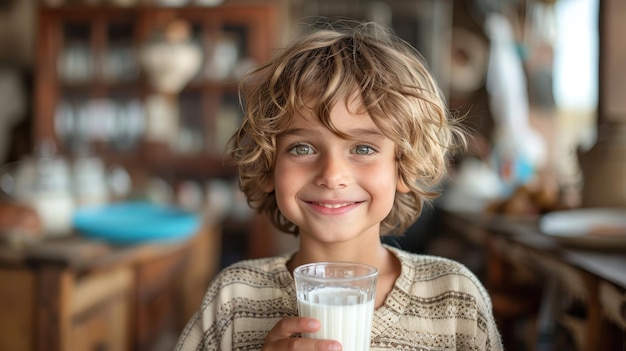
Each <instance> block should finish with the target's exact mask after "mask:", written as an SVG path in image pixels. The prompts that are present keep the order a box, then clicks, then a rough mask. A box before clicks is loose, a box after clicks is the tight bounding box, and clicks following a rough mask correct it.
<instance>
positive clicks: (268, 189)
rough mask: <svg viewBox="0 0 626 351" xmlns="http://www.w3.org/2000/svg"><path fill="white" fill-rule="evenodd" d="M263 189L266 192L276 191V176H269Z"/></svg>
mask: <svg viewBox="0 0 626 351" xmlns="http://www.w3.org/2000/svg"><path fill="white" fill-rule="evenodd" d="M263 191H265V192H266V193H271V192H272V191H274V177H268V178H267V180H266V181H265V185H264V186H263Z"/></svg>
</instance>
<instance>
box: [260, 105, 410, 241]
mask: <svg viewBox="0 0 626 351" xmlns="http://www.w3.org/2000/svg"><path fill="white" fill-rule="evenodd" d="M358 107H359V106H358V104H357V103H352V104H351V105H350V106H349V108H346V105H345V103H343V102H340V103H338V104H336V105H335V106H334V107H333V108H332V110H331V113H330V115H331V120H332V123H333V124H334V125H335V126H336V127H337V128H338V129H339V130H341V131H342V132H344V133H346V134H348V135H350V136H351V137H352V138H350V139H342V138H340V137H339V136H337V135H335V134H334V133H333V132H332V131H330V130H329V129H327V128H326V127H324V126H323V125H322V124H321V123H320V122H319V121H318V119H317V118H316V117H313V116H310V115H304V116H295V117H294V118H295V121H294V122H295V123H294V126H293V129H291V130H290V131H288V132H286V133H284V134H282V135H280V136H279V137H278V139H277V152H276V164H275V171H274V178H273V181H271V182H270V183H269V184H268V185H267V190H268V191H272V190H275V194H276V199H277V202H278V207H279V208H280V210H281V212H282V214H283V215H284V216H285V217H287V218H288V219H289V220H290V221H291V222H292V223H294V224H295V225H297V226H298V227H299V233H300V237H301V239H305V238H306V239H307V240H315V241H319V242H320V243H332V242H345V241H349V240H352V239H356V238H358V237H361V235H362V234H367V235H375V236H376V237H378V236H379V234H380V222H381V221H382V220H383V219H384V218H385V217H386V216H387V215H388V214H389V212H390V211H391V208H392V206H393V203H394V198H395V195H396V190H399V191H402V192H406V191H408V189H407V188H406V186H404V184H403V183H402V182H401V181H400V180H399V178H398V170H397V165H396V160H395V145H394V143H393V142H392V141H391V140H389V139H388V138H386V137H385V136H384V135H383V134H382V133H381V131H380V130H379V129H378V128H377V127H376V125H375V124H374V122H373V121H372V119H371V118H370V116H369V115H368V114H361V113H353V112H351V111H359V109H358Z"/></svg>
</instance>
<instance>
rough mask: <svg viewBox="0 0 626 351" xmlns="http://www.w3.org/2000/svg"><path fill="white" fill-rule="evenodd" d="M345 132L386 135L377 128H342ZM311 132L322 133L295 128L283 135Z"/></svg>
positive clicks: (360, 134)
mask: <svg viewBox="0 0 626 351" xmlns="http://www.w3.org/2000/svg"><path fill="white" fill-rule="evenodd" d="M342 132H344V133H345V134H347V135H349V136H351V137H364V136H375V137H384V134H383V133H382V132H381V131H380V130H378V129H376V128H354V129H348V130H342ZM311 134H320V133H319V132H318V131H316V130H315V129H306V128H293V129H289V130H287V131H285V132H284V133H282V135H295V136H305V135H311Z"/></svg>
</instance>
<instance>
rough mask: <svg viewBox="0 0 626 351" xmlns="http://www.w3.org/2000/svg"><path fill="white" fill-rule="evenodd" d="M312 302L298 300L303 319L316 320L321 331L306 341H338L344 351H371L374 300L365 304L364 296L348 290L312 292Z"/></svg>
mask: <svg viewBox="0 0 626 351" xmlns="http://www.w3.org/2000/svg"><path fill="white" fill-rule="evenodd" d="M308 294H309V300H310V302H306V301H302V300H301V299H300V298H298V308H299V309H300V315H301V316H309V317H313V318H316V319H318V320H319V321H320V323H321V328H320V330H319V331H318V332H316V333H310V334H305V335H304V337H307V338H314V339H329V340H337V341H339V342H340V343H341V345H342V346H343V351H368V350H369V349H370V334H371V329H372V318H373V315H374V299H372V300H371V301H367V302H362V303H358V301H363V300H365V294H364V293H363V292H362V291H360V290H356V289H349V288H323V289H320V290H316V291H312V292H309V293H308Z"/></svg>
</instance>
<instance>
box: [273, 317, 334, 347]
mask: <svg viewBox="0 0 626 351" xmlns="http://www.w3.org/2000/svg"><path fill="white" fill-rule="evenodd" d="M319 329H320V322H319V321H318V320H317V319H313V318H303V317H286V318H283V319H281V320H280V321H278V323H276V325H275V326H274V328H272V330H270V332H269V334H267V337H266V338H265V344H263V351H271V350H298V351H341V344H340V343H339V342H337V341H333V340H316V339H308V338H292V337H291V335H292V334H295V333H313V332H316V331H318V330H319Z"/></svg>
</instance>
